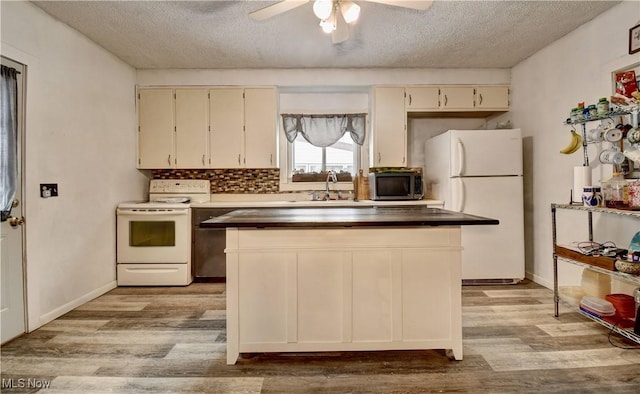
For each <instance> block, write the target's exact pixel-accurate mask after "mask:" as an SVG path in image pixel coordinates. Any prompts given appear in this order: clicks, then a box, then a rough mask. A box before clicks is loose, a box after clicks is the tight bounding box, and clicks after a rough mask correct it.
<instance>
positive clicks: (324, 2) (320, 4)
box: [313, 0, 333, 21]
mask: <svg viewBox="0 0 640 394" xmlns="http://www.w3.org/2000/svg"><path fill="white" fill-rule="evenodd" d="M332 12H333V1H332V0H316V1H314V2H313V13H314V14H315V15H316V16H317V17H318V18H319V19H320V20H321V21H324V20H327V19H329V17H330V16H331V13H332Z"/></svg>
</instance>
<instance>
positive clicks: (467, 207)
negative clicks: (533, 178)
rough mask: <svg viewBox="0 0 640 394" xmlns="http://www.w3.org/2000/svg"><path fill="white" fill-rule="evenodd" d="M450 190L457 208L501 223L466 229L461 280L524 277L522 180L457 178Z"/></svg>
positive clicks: (453, 180) (513, 177)
mask: <svg viewBox="0 0 640 394" xmlns="http://www.w3.org/2000/svg"><path fill="white" fill-rule="evenodd" d="M451 187H452V196H453V200H455V201H454V205H455V207H454V208H461V211H462V212H464V213H468V214H472V215H478V216H484V217H488V218H492V219H498V220H499V221H500V224H498V225H487V226H463V228H462V247H463V248H464V250H463V252H462V279H522V278H524V212H523V210H524V208H523V186H522V177H520V176H507V177H477V178H456V179H452V183H451ZM455 210H457V209H455Z"/></svg>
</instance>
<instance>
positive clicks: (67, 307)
mask: <svg viewBox="0 0 640 394" xmlns="http://www.w3.org/2000/svg"><path fill="white" fill-rule="evenodd" d="M116 287H118V282H117V281H115V280H114V281H111V282H109V283H107V284H106V285H104V286H101V287H99V288H97V289H95V290H93V291H90V292H89V293H87V294H85V295H83V296H81V297H78V298H76V299H75V300H73V301H71V302H68V303H66V304H64V305H62V306H61V307H59V308H56V309H54V310H52V311H51V312H48V313H45V314H44V315H40V318H39V319H38V324H37V326H36V327H29V331H34V330H36V329H38V328H40V327H42V326H44V325H45V324H47V323H49V322H50V321H52V320H55V319H57V318H58V317H60V316H62V315H64V314H65V313H67V312H69V311H72V310H73V309H75V308H77V307H79V306H80V305H82V304H85V303H87V302H89V301H91V300H93V299H94V298H97V297H99V296H101V295H103V294H104V293H106V292H108V291H111V290H113V289H115V288H116Z"/></svg>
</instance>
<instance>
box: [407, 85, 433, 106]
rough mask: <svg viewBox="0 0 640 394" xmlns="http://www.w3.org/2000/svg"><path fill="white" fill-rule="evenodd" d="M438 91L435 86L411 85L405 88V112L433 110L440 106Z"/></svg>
mask: <svg viewBox="0 0 640 394" xmlns="http://www.w3.org/2000/svg"><path fill="white" fill-rule="evenodd" d="M439 93H440V91H439V89H438V87H437V86H412V87H407V88H405V108H406V110H407V112H412V111H433V110H437V109H438V108H440V94H439Z"/></svg>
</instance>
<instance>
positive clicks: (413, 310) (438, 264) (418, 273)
mask: <svg viewBox="0 0 640 394" xmlns="http://www.w3.org/2000/svg"><path fill="white" fill-rule="evenodd" d="M402 257H403V261H402V298H403V299H410V300H420V302H405V303H403V305H402V338H403V339H404V340H406V341H428V340H443V339H447V338H450V337H451V333H452V332H453V331H454V329H455V328H454V325H453V324H452V323H453V322H452V320H451V319H447V318H442V317H446V316H448V315H449V313H450V311H451V310H455V308H454V303H455V302H457V301H458V300H460V301H461V298H460V297H461V296H460V286H458V285H457V284H456V283H455V282H453V280H455V278H456V277H458V276H459V275H460V269H459V266H458V265H457V264H442V262H443V261H452V259H453V260H454V261H455V256H453V255H451V254H450V253H449V252H447V251H407V252H405V253H404V254H403V256H402ZM435 294H438V296H434V295H435ZM436 316H439V319H441V321H439V322H438V324H433V319H434V318H435V317H436Z"/></svg>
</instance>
